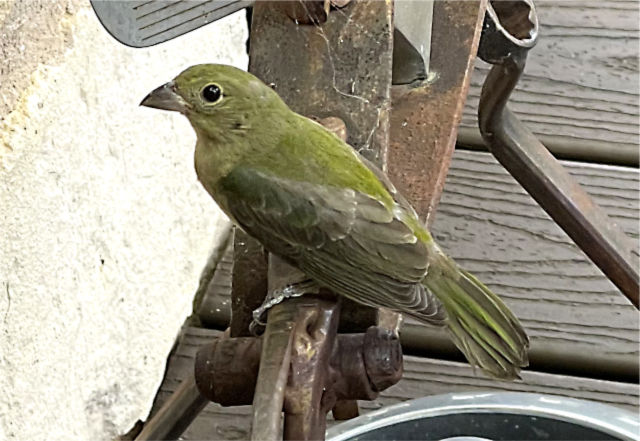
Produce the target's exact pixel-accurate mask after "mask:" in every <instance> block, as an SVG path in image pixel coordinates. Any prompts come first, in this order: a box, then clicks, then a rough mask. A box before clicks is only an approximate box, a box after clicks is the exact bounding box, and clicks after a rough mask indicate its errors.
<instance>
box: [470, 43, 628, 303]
mask: <svg viewBox="0 0 640 441" xmlns="http://www.w3.org/2000/svg"><path fill="white" fill-rule="evenodd" d="M525 61H526V49H525V50H522V51H520V52H518V51H516V52H512V53H511V54H510V55H509V56H507V57H505V58H503V59H502V60H501V62H500V63H499V64H495V65H494V66H493V68H492V69H491V71H490V72H489V75H488V76H487V78H486V80H485V82H484V85H483V87H482V94H481V96H480V104H479V108H478V121H479V124H480V132H481V133H482V137H483V138H484V140H485V142H486V143H487V146H488V147H489V150H490V151H491V153H493V155H494V156H495V157H496V158H497V159H498V161H500V163H501V164H502V165H503V166H504V167H505V168H506V169H507V170H508V171H509V173H511V175H512V176H513V177H514V178H515V179H516V180H517V181H518V182H519V183H520V184H521V185H522V186H523V187H524V189H525V190H526V191H527V192H528V193H529V194H530V195H531V196H532V197H533V198H534V199H535V200H536V201H537V202H538V204H540V206H541V207H542V208H543V209H544V210H545V211H546V212H547V213H548V214H549V215H550V216H551V217H552V218H553V220H554V221H555V222H556V223H557V224H558V225H559V226H560V227H561V228H562V229H563V230H564V231H565V232H566V233H567V234H568V235H569V237H571V239H573V241H574V242H575V243H576V244H577V245H578V246H579V247H580V249H582V251H584V252H585V254H587V256H589V258H590V259H591V260H592V261H593V262H594V263H595V264H596V265H597V266H598V267H599V268H600V269H601V270H602V271H603V272H604V273H605V274H606V276H607V277H608V278H609V279H610V280H611V281H612V282H613V283H614V284H615V285H616V286H617V287H618V288H619V289H620V291H622V293H623V294H624V295H625V296H626V297H627V298H628V299H629V300H630V301H631V303H633V305H634V306H635V307H636V308H638V293H639V292H640V286H639V285H638V280H639V277H638V263H637V252H636V251H634V249H633V240H632V239H631V238H630V237H628V236H626V235H625V234H624V232H622V231H621V230H620V229H619V227H618V226H617V225H616V223H615V222H614V221H613V220H612V219H610V218H609V217H608V216H607V215H606V214H605V213H604V212H603V211H602V209H601V208H600V207H599V206H597V205H596V204H595V203H594V202H593V200H592V199H591V197H590V196H589V195H588V194H587V193H586V192H585V191H584V190H583V189H582V187H580V185H579V184H578V183H577V182H576V181H575V180H574V179H573V177H571V176H570V175H569V173H567V171H566V170H565V169H564V167H563V166H562V165H561V164H560V162H559V161H558V160H556V159H555V158H554V157H553V156H552V155H551V153H549V151H548V150H547V149H546V147H545V146H544V145H542V144H541V143H540V141H538V139H537V138H536V137H535V135H533V133H532V132H531V131H530V130H529V129H527V127H526V126H525V125H524V124H522V122H520V120H518V118H517V117H516V116H515V115H514V114H513V112H511V110H509V108H508V107H507V101H508V100H509V96H510V95H511V92H512V91H513V89H514V88H515V85H516V83H517V82H518V79H519V78H520V75H521V74H522V71H523V70H524V66H525Z"/></svg>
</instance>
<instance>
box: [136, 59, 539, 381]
mask: <svg viewBox="0 0 640 441" xmlns="http://www.w3.org/2000/svg"><path fill="white" fill-rule="evenodd" d="M141 105H144V106H148V107H154V108H158V109H164V110H172V111H177V112H180V113H182V114H184V115H185V116H186V117H187V118H188V119H189V121H190V122H191V125H192V126H193V128H194V130H195V131H196V134H197V143H196V148H195V168H196V172H197V175H198V179H199V180H200V182H201V183H202V185H203V186H204V188H205V189H206V190H207V191H208V192H209V194H210V195H211V196H212V197H213V199H214V200H215V201H216V202H217V203H218V205H219V206H220V208H222V210H223V211H224V212H225V213H226V214H227V215H228V216H229V218H231V219H232V220H233V221H234V222H235V223H236V224H237V225H238V226H240V227H241V228H242V229H243V230H245V231H246V232H247V233H248V234H249V235H251V236H253V237H255V238H256V239H258V240H259V241H260V242H261V243H262V244H263V245H264V246H265V248H266V249H267V250H268V251H270V252H271V253H274V254H275V255H277V256H279V257H281V258H283V259H284V260H285V261H287V262H289V263H291V264H292V265H294V266H296V267H298V268H299V269H300V270H302V271H303V272H304V273H305V274H306V275H307V276H309V277H310V278H312V279H313V280H314V281H315V282H317V283H318V284H319V285H321V286H324V287H327V288H329V289H331V290H333V291H334V292H336V293H337V294H340V295H343V296H345V297H348V298H350V299H352V300H355V301H356V302H360V303H363V304H366V305H370V306H376V307H386V308H390V309H393V310H395V311H399V312H402V313H404V314H407V315H410V316H411V317H415V318H416V319H418V320H421V321H423V322H427V323H430V324H434V325H446V326H447V327H448V330H449V331H450V332H449V333H450V335H451V338H452V339H453V341H454V343H455V344H456V346H457V347H458V348H459V349H460V350H461V351H462V352H463V353H464V355H465V356H466V357H467V359H468V360H469V362H470V363H471V364H472V365H477V366H479V367H480V368H482V369H483V370H484V371H485V372H486V373H488V374H489V375H491V376H494V377H499V378H516V377H518V373H519V371H520V368H521V367H524V366H526V365H527V364H528V361H527V349H528V346H529V341H528V338H527V335H526V334H525V332H524V330H523V329H522V326H521V325H520V323H519V322H518V320H517V319H516V317H515V316H514V315H513V314H512V313H511V312H510V311H509V309H508V308H507V307H506V306H505V305H504V303H503V302H502V301H501V300H500V299H499V298H498V296H496V295H495V294H493V293H492V292H491V291H490V290H489V289H488V288H487V287H486V286H485V285H483V284H482V283H481V282H480V281H479V280H478V279H476V278H475V277H474V276H473V275H472V274H470V273H468V272H466V271H464V270H463V269H461V268H460V267H459V266H458V265H457V264H456V263H455V262H454V261H453V260H452V259H451V258H449V257H447V256H446V255H445V254H444V253H443V251H442V250H441V248H440V247H439V246H438V245H437V244H436V243H435V241H434V240H433V238H432V237H431V234H429V231H427V229H426V228H425V227H424V226H423V224H422V223H421V222H420V220H419V218H418V216H417V215H416V212H415V211H414V209H413V208H412V207H411V206H410V205H409V203H408V202H407V201H406V200H405V199H404V198H403V197H402V196H401V195H400V194H399V193H398V192H397V191H396V190H395V188H394V187H393V185H392V184H391V182H390V181H389V179H388V178H387V177H386V176H385V175H384V173H382V171H380V170H379V169H378V168H376V167H375V166H374V165H373V164H371V163H370V162H369V161H367V160H366V159H365V158H363V157H362V156H360V155H359V154H358V153H357V152H356V151H355V150H354V149H353V148H351V147H350V146H349V145H348V144H346V143H345V142H343V141H342V140H340V139H339V138H338V137H336V136H335V135H333V134H332V133H331V132H329V131H328V130H326V129H325V128H324V127H322V126H321V125H319V124H317V123H315V122H314V121H312V120H310V119H308V118H305V117H304V116H301V115H298V114H297V113H295V112H293V111H292V110H290V109H289V108H288V107H287V105H286V104H285V103H284V102H283V101H282V99H281V98H280V97H279V96H278V94H277V93H276V92H275V91H273V90H272V89H271V88H270V87H268V86H267V85H265V84H264V83H262V82H261V81H260V80H259V79H257V78H256V77H254V76H253V75H251V74H249V73H247V72H244V71H242V70H239V69H236V68H233V67H230V66H224V65H216V64H205V65H197V66H193V67H190V68H189V69H187V70H185V71H184V72H182V73H181V74H180V75H178V76H177V77H176V78H175V79H174V80H173V81H171V82H169V83H167V84H165V85H163V86H161V87H159V88H157V89H156V90H154V91H153V92H151V93H150V94H149V95H148V96H147V97H146V98H145V99H144V100H143V101H142V103H141Z"/></svg>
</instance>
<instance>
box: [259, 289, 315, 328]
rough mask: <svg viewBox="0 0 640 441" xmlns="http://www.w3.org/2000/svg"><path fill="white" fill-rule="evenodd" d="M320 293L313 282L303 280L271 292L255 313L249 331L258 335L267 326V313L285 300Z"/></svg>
mask: <svg viewBox="0 0 640 441" xmlns="http://www.w3.org/2000/svg"><path fill="white" fill-rule="evenodd" d="M319 292H320V287H319V286H318V285H317V284H316V282H314V281H313V280H303V281H301V282H296V283H292V284H290V285H286V286H285V287H283V288H277V289H273V290H271V291H269V292H268V293H267V296H266V297H265V299H264V302H263V303H262V305H260V306H259V307H258V308H256V309H255V310H254V311H253V321H252V322H251V325H249V331H251V333H252V334H254V335H258V334H259V333H260V332H261V331H262V330H263V329H264V327H265V326H266V325H267V324H266V316H267V311H268V310H269V309H270V308H272V307H273V306H275V305H277V304H278V303H280V302H282V301H283V300H286V299H290V298H292V297H300V296H302V295H304V294H318V293H319Z"/></svg>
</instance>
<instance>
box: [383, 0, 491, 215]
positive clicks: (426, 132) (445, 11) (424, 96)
mask: <svg viewBox="0 0 640 441" xmlns="http://www.w3.org/2000/svg"><path fill="white" fill-rule="evenodd" d="M485 6H486V0H483V1H475V0H474V1H460V0H453V1H451V0H444V1H436V2H435V3H434V6H433V26H432V31H431V60H430V64H429V66H430V67H429V70H430V73H431V77H432V78H431V79H429V80H427V81H425V82H423V83H422V84H419V85H417V87H415V86H413V87H408V86H394V88H393V90H392V97H393V102H392V112H391V118H390V122H391V139H390V142H389V154H388V171H387V173H388V175H389V177H390V178H391V180H392V181H393V183H394V184H395V185H396V186H397V187H398V189H399V190H400V192H401V193H402V194H403V195H404V196H405V197H407V199H408V200H409V201H410V202H411V203H412V205H413V206H414V208H415V209H416V211H417V212H418V213H419V214H420V216H421V218H422V219H424V220H425V221H426V222H427V224H431V223H432V222H433V215H434V213H435V210H436V207H437V204H438V201H439V200H440V194H441V193H442V189H443V187H444V181H445V177H446V175H447V171H448V169H449V163H450V161H451V155H452V154H453V150H454V147H455V141H456V130H457V127H458V123H459V122H460V118H461V116H462V109H463V107H464V102H465V99H466V97H467V91H468V89H469V82H470V80H471V73H472V71H473V62H474V59H475V55H476V51H477V48H478V42H479V40H480V30H481V23H482V19H483V16H484V11H485Z"/></svg>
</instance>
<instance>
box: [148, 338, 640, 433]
mask: <svg viewBox="0 0 640 441" xmlns="http://www.w3.org/2000/svg"><path fill="white" fill-rule="evenodd" d="M220 335H221V332H220V331H215V330H209V329H202V328H186V329H185V333H184V334H183V336H182V338H181V341H180V343H179V344H178V346H177V348H176V350H175V351H174V353H173V355H172V356H171V358H170V360H169V364H168V369H167V374H166V376H165V379H164V381H163V383H162V385H161V387H160V391H159V393H158V395H157V396H156V401H155V403H154V407H153V410H152V414H153V413H155V412H156V411H157V410H158V409H159V407H160V406H161V405H162V403H163V402H164V401H165V400H166V399H167V398H168V397H169V396H170V394H171V393H172V392H173V391H174V390H175V389H176V388H177V386H178V384H179V383H180V381H182V380H183V379H184V378H185V377H186V376H187V375H192V374H193V357H194V356H195V353H196V352H197V349H198V347H199V346H200V345H202V344H204V343H206V342H207V341H209V340H210V339H211V338H217V337H218V336H220ZM522 377H523V380H522V381H517V382H505V381H496V380H491V379H487V378H484V377H480V376H475V375H474V374H473V371H472V370H471V368H470V367H469V366H468V365H466V364H462V363H455V362H447V361H441V360H433V359H424V358H418V357H405V372H404V377H403V379H402V380H401V381H400V382H399V383H398V384H396V385H395V386H393V387H391V388H389V389H388V390H386V391H385V392H384V393H383V394H382V395H381V396H380V397H379V398H378V399H376V400H375V401H370V402H365V401H361V402H359V404H360V409H361V410H362V411H363V412H367V411H371V410H375V409H379V408H381V407H383V406H388V405H391V404H395V403H398V402H402V401H406V400H409V399H413V398H418V397H423V396H427V395H434V394H442V393H450V392H470V391H519V392H537V393H545V394H554V395H561V396H567V397H573V398H582V399H587V400H593V401H598V402H601V403H605V404H609V405H613V406H617V407H621V408H624V409H627V410H630V411H633V412H637V410H638V395H639V388H638V386H637V385H635V384H627V383H616V382H610V381H601V380H592V379H586V378H577V377H568V376H561V375H551V374H544V373H539V372H524V373H523V375H522ZM250 412H251V408H250V406H240V407H222V406H219V405H217V404H214V403H210V404H209V405H207V407H206V408H205V410H204V411H203V412H202V413H201V414H200V415H199V416H198V418H196V420H195V421H194V422H193V423H192V424H191V426H190V427H189V429H188V430H187V431H186V432H185V434H184V435H183V436H182V437H181V439H184V440H202V439H248V435H249V424H250V421H251V418H250ZM333 424H335V422H334V421H332V420H330V421H329V422H328V425H329V426H331V425H333Z"/></svg>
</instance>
